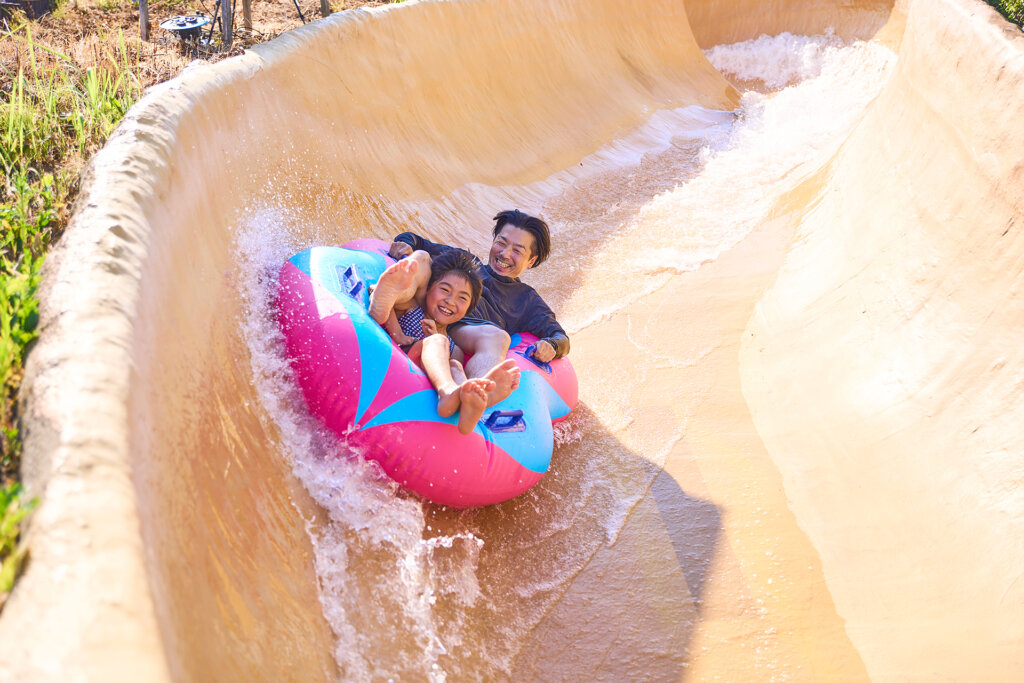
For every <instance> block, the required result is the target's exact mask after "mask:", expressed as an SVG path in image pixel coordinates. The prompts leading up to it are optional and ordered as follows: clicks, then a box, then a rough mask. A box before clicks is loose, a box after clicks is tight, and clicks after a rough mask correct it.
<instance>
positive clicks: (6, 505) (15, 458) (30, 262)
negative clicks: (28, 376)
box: [0, 0, 385, 609]
mask: <svg viewBox="0 0 1024 683" xmlns="http://www.w3.org/2000/svg"><path fill="white" fill-rule="evenodd" d="M343 1H344V2H348V4H347V5H343V6H338V4H335V6H334V9H335V10H339V11H344V9H342V7H344V8H346V9H353V8H355V7H363V6H367V5H380V4H385V3H383V2H379V1H378V0H369V1H366V0H335V2H336V3H341V2H343ZM203 2H207V3H208V4H207V5H205V6H204V4H203ZM299 6H300V8H301V9H302V13H303V14H304V15H305V17H306V19H307V21H312V20H315V19H318V18H319V16H320V2H319V0H300V2H299ZM200 11H201V12H204V13H205V14H207V15H212V14H213V12H214V5H213V2H210V0H155V1H154V2H153V3H152V4H151V5H150V26H151V29H150V38H151V40H149V41H142V40H141V39H140V38H139V20H138V11H137V6H136V5H134V4H133V3H132V2H131V0H71V1H70V2H67V3H66V4H64V5H62V6H61V7H59V8H58V9H57V10H56V11H54V12H53V13H52V14H49V15H46V16H44V17H42V18H41V19H39V20H35V21H30V20H28V19H26V18H25V16H24V15H21V14H16V15H14V16H6V17H3V16H2V15H0V19H2V21H0V170H2V171H3V177H2V179H0V181H2V182H0V228H2V230H0V377H2V379H3V391H2V393H0V609H2V607H3V604H4V601H5V599H6V597H7V594H8V593H9V591H10V590H11V587H12V585H13V583H14V580H15V579H16V577H17V574H18V572H19V571H20V567H21V565H22V562H23V560H24V558H25V555H26V551H25V548H24V547H23V545H22V544H21V543H20V542H19V536H20V524H21V521H22V519H23V518H24V517H25V516H26V515H27V514H28V512H29V510H31V508H32V506H33V505H34V501H27V502H26V501H23V500H21V489H20V484H19V483H18V479H19V469H20V458H21V437H20V433H19V424H18V422H19V406H18V392H19V387H20V384H21V380H22V376H23V367H24V359H25V355H26V354H27V353H29V351H30V349H31V345H32V342H33V341H34V340H35V338H36V336H37V335H38V331H37V329H36V327H37V324H38V307H39V302H38V299H37V290H38V287H39V285H40V282H41V277H42V275H41V272H42V271H41V267H42V264H43V261H44V260H45V258H46V253H47V251H48V250H49V248H50V247H51V246H52V244H53V243H54V242H56V241H57V240H58V239H59V238H60V235H61V234H62V233H63V231H64V228H65V226H66V225H67V223H68V220H69V218H70V215H69V214H70V209H71V206H72V205H73V204H74V201H75V198H76V195H77V194H78V189H79V188H78V177H79V174H80V172H81V170H82V168H84V166H85V165H86V164H87V163H88V160H89V158H90V157H91V155H92V154H94V153H95V152H96V151H97V150H98V149H99V148H100V147H101V146H102V145H103V144H104V142H105V141H106V140H107V138H108V137H109V136H110V134H111V133H112V132H113V130H114V128H115V127H116V126H117V124H118V122H119V121H120V120H121V119H122V117H123V116H124V114H125V113H126V112H127V111H128V109H129V108H130V107H131V106H132V104H134V103H135V102H136V101H138V99H139V98H140V97H141V96H142V93H143V91H144V90H145V89H146V88H147V87H149V86H151V85H154V84H156V83H160V82H162V81H165V80H168V79H170V78H173V77H174V76H175V75H177V74H178V73H179V72H180V71H181V70H182V69H183V68H184V67H185V66H186V65H188V64H189V63H191V62H192V61H193V60H194V59H196V58H197V56H198V57H200V58H202V59H204V60H206V61H219V60H221V59H225V58H227V57H230V56H232V55H236V54H240V53H241V52H242V51H243V50H244V49H245V47H246V46H248V45H251V44H253V43H258V42H264V41H266V40H270V39H271V38H273V37H275V36H277V35H279V34H280V33H283V32H285V31H287V30H289V29H292V28H295V27H297V26H299V25H300V24H301V23H302V22H301V20H300V19H299V14H298V12H297V11H296V8H295V5H294V4H293V3H291V2H289V1H288V0H275V1H273V2H271V1H265V0H253V5H252V16H253V28H252V30H239V31H238V33H237V37H238V40H237V41H236V42H235V43H234V44H233V45H232V47H231V49H230V50H219V49H215V47H214V48H211V49H209V50H204V52H203V54H201V55H197V54H195V52H194V51H193V52H187V51H186V50H185V48H184V46H183V45H182V43H181V41H179V40H178V38H177V37H176V36H174V35H172V34H171V33H169V32H167V31H164V30H162V29H160V28H159V27H158V24H159V22H160V21H162V20H163V19H166V18H168V17H171V16H176V15H183V14H186V15H191V14H196V13H198V12H200ZM241 14H242V12H241V5H240V4H239V5H238V6H237V7H236V13H235V19H234V21H233V24H234V25H235V26H236V27H239V26H240V25H241V23H242V16H241ZM217 42H218V41H217V39H216V34H215V37H214V41H213V45H214V46H216V45H217Z"/></svg>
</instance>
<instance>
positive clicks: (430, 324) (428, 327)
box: [420, 318, 437, 337]
mask: <svg viewBox="0 0 1024 683" xmlns="http://www.w3.org/2000/svg"><path fill="white" fill-rule="evenodd" d="M420 325H421V326H422V327H423V336H424V337H429V336H430V335H432V334H437V323H435V322H434V321H433V320H431V319H430V318H424V319H423V321H422V322H421V323H420Z"/></svg>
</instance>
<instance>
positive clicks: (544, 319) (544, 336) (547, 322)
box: [525, 291, 569, 362]
mask: <svg viewBox="0 0 1024 683" xmlns="http://www.w3.org/2000/svg"><path fill="white" fill-rule="evenodd" d="M533 294H534V296H533V297H531V301H530V302H529V311H528V314H527V317H526V321H525V322H526V325H525V328H526V329H527V330H529V331H530V332H532V333H533V334H535V335H537V336H538V337H539V338H540V341H538V342H537V344H538V347H539V348H538V351H540V350H541V348H542V345H541V342H547V344H549V345H550V346H551V348H552V349H553V350H554V355H553V356H552V357H553V358H561V357H562V356H565V355H567V354H568V353H569V335H567V334H566V333H565V330H563V329H562V326H561V325H559V324H558V320H556V319H555V314H554V313H553V312H552V311H551V309H550V308H549V307H548V305H547V303H545V301H544V299H542V298H541V297H540V294H537V292H536V291H534V292H533ZM543 355H547V354H543ZM538 360H542V361H544V362H546V361H548V360H551V358H546V359H545V358H543V356H542V357H541V358H538Z"/></svg>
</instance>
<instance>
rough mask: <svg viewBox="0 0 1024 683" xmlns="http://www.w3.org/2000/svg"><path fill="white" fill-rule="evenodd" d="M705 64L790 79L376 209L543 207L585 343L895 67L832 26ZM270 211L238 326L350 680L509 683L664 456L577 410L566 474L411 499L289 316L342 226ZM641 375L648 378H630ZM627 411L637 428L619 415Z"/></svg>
mask: <svg viewBox="0 0 1024 683" xmlns="http://www.w3.org/2000/svg"><path fill="white" fill-rule="evenodd" d="M707 55H708V57H709V59H710V60H711V61H712V63H713V64H715V66H716V67H717V68H719V69H721V70H722V71H724V72H726V73H727V74H730V75H732V76H734V77H736V78H738V79H742V80H743V81H748V82H749V81H758V82H760V83H762V84H763V85H764V86H765V87H766V88H768V89H773V88H774V89H777V88H781V87H783V86H787V87H785V88H784V89H782V90H780V91H778V92H776V93H774V94H771V95H766V94H762V93H759V92H756V91H749V92H746V93H745V94H744V95H743V97H742V100H741V104H740V106H739V108H738V109H737V111H736V112H712V111H708V110H702V109H700V108H697V107H688V108H685V109H680V110H674V111H666V112H656V113H654V114H653V115H652V117H651V119H650V121H649V123H648V124H647V125H646V126H644V127H642V128H641V129H640V130H638V131H637V132H636V133H634V134H633V135H630V136H627V137H625V138H623V139H622V140H619V141H616V142H614V143H612V144H610V145H608V146H607V147H605V148H603V149H602V150H600V151H599V152H597V153H595V154H593V155H591V156H589V157H587V158H585V159H582V160H581V161H580V165H579V166H577V167H576V168H574V169H571V170H568V171H564V172H562V173H559V174H555V175H554V176H552V177H550V178H547V179H545V180H544V181H541V182H538V183H534V184H531V185H528V186H523V187H501V188H494V187H486V186H479V185H472V186H466V187H463V188H460V189H458V190H456V191H455V192H453V193H452V194H451V195H449V196H448V197H443V198H439V199H437V200H434V201H429V202H426V201H419V202H403V203H397V202H396V203H388V202H386V201H384V200H381V206H382V207H383V208H382V209H381V210H382V211H384V212H385V213H386V214H387V216H388V217H389V218H390V219H391V220H390V224H395V225H397V224H400V223H401V222H402V221H404V220H407V219H408V217H410V216H418V217H420V220H422V221H425V222H426V223H428V224H432V225H438V226H445V225H447V226H458V225H463V224H465V222H466V220H467V216H469V217H480V216H489V215H490V214H491V213H492V212H493V210H494V208H495V206H497V205H501V206H504V205H505V204H507V205H508V206H513V205H515V206H519V207H521V208H523V209H524V210H527V211H537V212H541V213H542V214H543V215H544V216H545V217H546V218H547V219H548V222H549V223H550V224H551V226H552V231H553V235H552V237H553V243H554V244H555V245H556V253H555V255H554V258H553V259H552V261H555V259H557V260H558V261H559V262H560V263H559V267H558V268H557V269H548V270H547V271H546V272H539V273H537V274H536V275H531V277H533V278H535V284H536V285H537V286H538V288H539V289H540V290H541V291H542V292H544V293H545V295H546V298H547V299H548V301H549V302H550V303H551V304H552V306H553V308H555V310H557V311H559V317H560V320H562V321H563V324H564V325H565V327H566V328H567V329H568V330H569V331H570V333H572V332H575V331H579V330H581V329H583V328H585V327H587V326H588V325H591V324H593V323H594V322H596V321H599V320H601V319H603V318H605V317H607V316H608V315H610V314H611V313H612V312H614V311H616V310H620V309H622V308H624V307H627V306H629V305H630V304H631V303H633V302H635V301H637V300H639V299H641V298H642V297H643V296H645V295H646V294H647V293H650V292H652V291H655V290H656V289H657V288H659V287H661V286H662V285H663V284H664V283H665V282H667V281H668V280H669V279H670V278H672V277H674V276H675V275H677V274H679V273H682V272H686V271H689V270H693V269H696V268H699V267H700V265H701V264H703V263H706V262H708V261H711V260H714V259H715V258H717V257H718V256H719V255H720V254H721V253H722V252H724V251H725V250H727V249H729V248H730V247H732V246H733V245H735V244H736V243H738V242H739V241H740V240H742V239H743V237H744V236H746V235H747V234H749V232H750V231H751V230H753V229H755V228H756V227H757V226H758V225H760V224H762V223H763V222H764V221H765V220H766V218H767V217H768V216H769V214H770V212H771V210H772V207H773V206H774V205H775V204H776V202H777V200H778V198H779V197H780V196H781V195H782V194H784V193H785V192H786V191H787V190H788V189H791V188H792V187H793V186H794V185H795V184H796V183H797V182H799V180H800V179H801V178H803V177H806V175H807V174H808V173H810V172H813V170H814V169H815V168H817V167H818V165H820V163H821V160H822V159H825V158H828V155H829V154H831V153H832V152H833V151H834V150H835V149H836V147H837V146H838V145H839V144H840V143H841V141H842V140H843V139H844V138H845V137H846V135H847V134H848V132H849V130H850V129H851V127H852V126H854V125H855V124H856V122H857V120H858V119H859V117H860V116H861V115H862V113H863V111H864V108H865V107H866V105H867V104H868V103H869V102H870V101H871V99H872V98H874V97H875V95H876V94H877V92H878V90H879V89H880V88H881V85H882V84H883V83H884V82H885V80H886V78H887V76H888V73H889V70H890V69H891V66H892V64H893V62H894V55H893V54H892V53H891V52H890V51H888V50H886V49H885V48H883V47H880V46H878V45H874V44H868V43H853V44H844V43H843V42H842V41H841V40H840V39H839V38H837V37H836V36H834V35H831V34H827V35H825V36H816V37H806V36H793V35H790V34H783V35H781V36H776V37H765V36H762V37H761V38H758V39H757V40H754V41H748V42H746V43H740V44H736V45H729V46H719V47H716V48H713V49H711V50H709V51H708V52H707ZM275 207H276V204H275V203H274V202H273V201H272V200H268V201H267V203H266V205H264V206H261V207H259V208H256V209H253V210H252V211H251V212H249V213H248V214H246V215H244V216H240V217H239V221H238V228H237V229H236V230H235V239H236V248H237V252H238V263H239V264H240V266H239V271H238V272H239V282H240V289H241V292H242V296H243V297H244V299H245V307H244V310H245V315H244V319H243V320H242V321H241V326H242V329H243V334H244V337H245V339H246V342H247V346H248V351H249V354H250V358H251V365H252V373H253V380H252V381H253V383H254V384H255V386H256V388H257V390H258V393H259V396H260V397H261V401H262V403H263V405H264V408H265V410H266V413H267V415H269V416H270V419H272V421H273V423H274V425H273V429H271V430H270V431H271V432H272V433H276V434H277V444H276V446H275V450H276V452H278V453H279V454H280V456H281V457H282V458H284V459H286V460H287V461H288V462H289V463H290V464H291V467H292V471H293V472H294V474H295V476H296V477H297V478H298V479H299V480H300V481H301V482H302V483H303V485H304V487H305V488H306V490H307V491H308V492H309V494H310V496H311V497H312V498H313V499H314V500H315V501H316V502H317V503H318V505H319V506H320V507H321V508H322V509H323V515H322V516H321V517H318V518H316V519H309V520H307V529H308V532H309V535H310V537H311V539H312V543H313V547H314V552H315V563H316V572H317V576H318V577H319V589H320V600H321V604H322V608H323V613H324V616H325V618H326V619H327V621H328V622H329V624H330V625H331V628H332V629H333V632H334V634H335V638H336V650H335V659H336V661H337V662H338V665H339V668H340V670H341V672H342V676H343V678H345V679H354V680H369V679H373V680H377V679H380V680H388V679H389V678H390V679H394V680H402V679H424V678H426V679H429V680H433V681H440V680H445V679H446V678H447V677H449V676H450V677H454V678H467V677H484V678H502V677H507V676H509V675H510V674H511V671H512V667H513V663H514V661H515V659H516V657H517V656H518V655H519V652H520V648H522V647H523V642H524V639H525V638H526V634H528V633H529V631H530V629H531V628H533V626H534V625H536V624H537V623H538V621H539V620H540V619H542V618H543V616H544V614H546V612H547V611H548V610H550V609H551V606H552V605H553V604H554V603H555V602H556V601H557V600H558V599H559V596H560V595H561V594H563V593H564V592H565V591H566V590H567V589H568V586H569V585H570V584H571V583H572V581H573V579H574V577H575V576H576V575H577V574H578V573H579V572H580V571H581V570H582V568H583V567H584V566H586V564H587V562H588V561H589V559H590V558H591V557H592V556H593V555H594V554H595V553H596V552H598V551H599V550H600V549H601V548H602V547H604V546H606V545H609V544H612V543H614V542H615V539H616V538H617V535H618V533H619V531H620V530H621V529H622V527H623V525H624V524H625V523H626V522H625V520H626V518H627V517H628V516H629V514H630V511H631V510H632V508H633V506H634V505H635V504H636V502H637V501H638V500H639V499H640V498H641V497H642V496H643V495H644V494H645V493H646V491H647V489H648V488H649V486H650V485H651V482H652V481H653V478H654V477H655V476H656V475H657V472H658V468H659V467H660V464H661V461H663V459H664V457H665V456H664V454H663V453H662V451H663V450H664V451H665V452H667V447H664V448H657V449H647V450H644V451H642V452H643V455H644V457H645V458H646V460H645V461H644V462H642V463H641V464H640V465H637V464H635V463H633V462H632V461H629V462H627V461H626V460H625V459H622V458H618V457H617V456H615V455H614V453H616V452H617V450H616V449H619V450H621V445H618V444H617V443H616V440H615V439H614V438H613V437H611V435H610V432H609V431H606V430H607V429H613V430H615V429H617V428H616V427H615V426H614V425H610V422H609V425H610V426H607V427H603V428H599V427H598V426H597V424H596V423H597V422H598V420H595V419H593V417H592V416H589V415H587V414H586V412H585V411H581V412H583V413H584V414H582V415H579V416H574V417H572V418H570V419H569V420H568V421H567V422H565V423H563V424H562V425H559V426H558V428H557V429H556V444H557V447H556V457H555V459H554V462H553V472H552V473H551V475H549V477H547V478H546V479H545V480H543V481H542V482H541V484H540V485H538V487H536V488H535V489H534V490H532V491H530V492H528V493H527V494H525V495H524V496H521V497H520V498H519V499H517V500H515V501H512V502H510V503H509V504H506V505H502V506H496V507H495V508H490V509H485V510H481V511H465V512H461V513H455V512H452V511H446V510H443V509H442V510H438V509H436V508H435V507H434V506H429V505H425V504H423V503H421V502H420V501H418V500H416V499H414V498H411V497H409V496H407V495H405V494H404V493H402V492H401V491H399V490H398V488H397V486H396V485H395V484H394V483H393V482H391V481H390V480H388V479H387V478H386V477H385V476H384V475H383V474H382V473H381V471H380V469H379V468H378V467H377V465H376V464H374V463H371V462H367V461H365V460H363V459H362V458H361V457H359V456H358V454H356V453H354V452H352V451H351V450H350V449H349V448H347V447H346V446H345V444H343V443H339V441H338V440H337V438H336V437H334V436H333V435H332V434H329V433H327V432H325V430H324V429H323V428H322V427H321V426H320V425H319V423H318V422H317V421H316V420H315V419H314V418H312V417H310V416H309V414H308V413H307V411H306V408H305V404H304V401H303V399H302V397H301V394H300V393H299V390H298V388H297V386H296V384H295V381H294V378H293V377H292V375H291V370H290V367H289V365H288V363H287V361H286V359H285V358H284V355H283V349H284V345H283V340H282V337H281V333H280V330H279V328H278V326H277V322H276V319H275V316H274V307H273V301H274V292H275V288H276V278H277V272H278V269H279V268H280V266H281V264H282V263H283V262H284V261H285V260H286V259H287V258H288V257H290V256H291V255H292V254H294V253H296V252H298V251H301V250H302V249H305V248H307V247H309V246H312V245H314V244H318V243H322V244H330V243H333V242H335V241H336V240H334V239H333V238H332V235H331V234H329V231H328V230H327V229H323V230H321V231H318V232H317V233H315V234H314V235H313V236H312V237H310V236H309V231H308V228H307V227H306V226H307V225H308V224H309V223H310V217H309V216H305V215H298V214H297V213H295V212H291V211H287V210H284V209H280V208H275ZM432 236H433V237H435V238H437V239H440V240H445V239H454V238H455V236H456V235H455V233H454V232H453V231H451V230H449V231H448V232H446V231H445V229H439V231H438V233H437V234H435V235H432ZM476 239H477V242H476V243H472V244H467V245H464V246H468V247H470V248H473V249H474V250H475V251H477V253H481V251H482V248H483V247H485V246H486V245H485V244H484V243H481V242H479V240H480V239H483V238H482V237H479V236H478V237H477V238H476ZM563 245H565V246H564V248H563V250H561V251H559V250H558V247H560V246H563ZM568 245H571V248H569V246H568ZM578 371H583V372H586V371H587V370H586V369H578ZM645 372H646V370H644V369H643V368H638V369H637V378H636V380H635V381H643V377H644V373H645ZM609 388H610V387H609ZM584 399H585V400H586V397H584ZM611 419H612V418H611V417H609V421H610V420H611ZM616 419H619V420H621V422H622V424H624V425H628V424H629V422H630V420H631V419H632V418H631V416H630V414H629V412H628V410H624V411H623V412H622V414H621V415H619V416H618V418H616ZM620 426H621V425H620ZM681 434H682V432H681V431H680V432H679V435H680V436H679V438H681ZM670 445H671V444H670ZM527 518H529V522H528V523H527V522H526V521H525V520H526V519H527ZM509 567H513V568H515V569H514V571H509V570H508V568H509Z"/></svg>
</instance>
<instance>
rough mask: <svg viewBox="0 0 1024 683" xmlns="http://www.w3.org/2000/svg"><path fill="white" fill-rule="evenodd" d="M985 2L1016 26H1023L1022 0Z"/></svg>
mask: <svg viewBox="0 0 1024 683" xmlns="http://www.w3.org/2000/svg"><path fill="white" fill-rule="evenodd" d="M985 2H987V3H988V4H990V5H992V6H993V7H995V8H996V9H997V10H999V12H1000V13H1001V14H1002V15H1003V16H1004V17H1006V18H1007V19H1009V20H1010V21H1012V22H1013V23H1015V24H1017V26H1021V27H1024V0H985Z"/></svg>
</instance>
